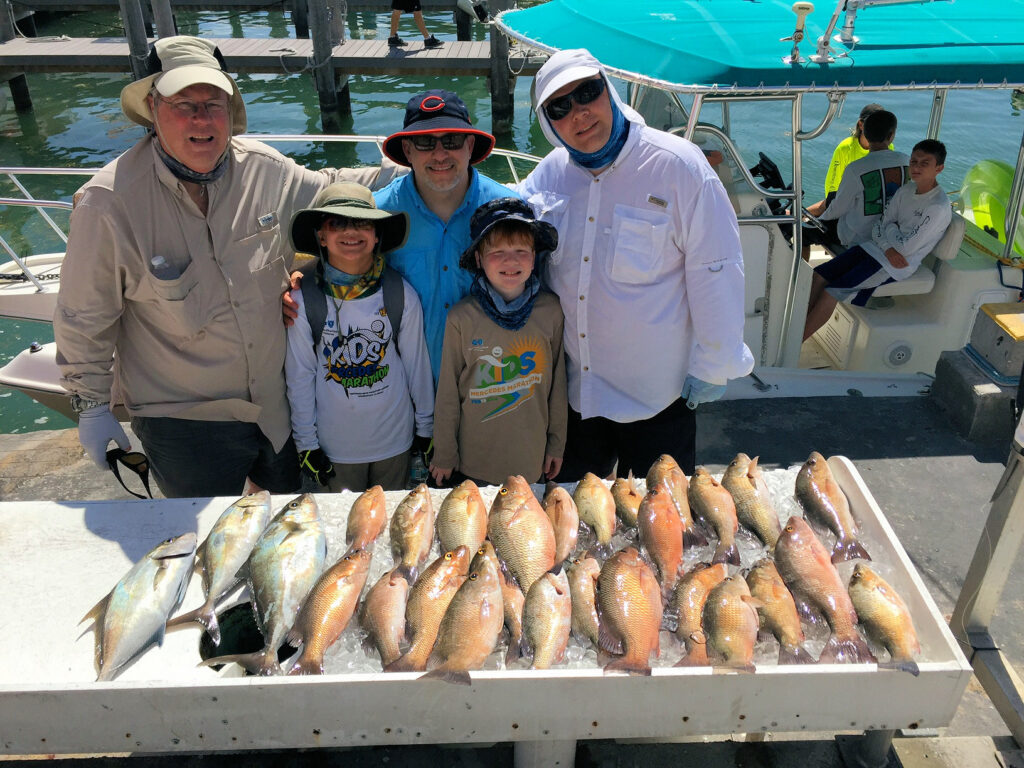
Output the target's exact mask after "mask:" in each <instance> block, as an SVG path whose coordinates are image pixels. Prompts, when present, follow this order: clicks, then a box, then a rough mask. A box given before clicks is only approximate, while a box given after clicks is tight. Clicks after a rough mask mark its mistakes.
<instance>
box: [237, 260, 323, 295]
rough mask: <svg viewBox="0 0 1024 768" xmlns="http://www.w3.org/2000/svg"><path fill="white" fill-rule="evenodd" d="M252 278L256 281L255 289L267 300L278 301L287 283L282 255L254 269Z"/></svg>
mask: <svg viewBox="0 0 1024 768" xmlns="http://www.w3.org/2000/svg"><path fill="white" fill-rule="evenodd" d="M252 279H253V280H254V281H255V282H256V290H258V291H259V294H260V296H262V297H263V298H264V299H265V300H266V301H267V302H270V303H273V302H275V301H280V299H281V294H282V293H283V292H284V289H285V286H287V285H288V271H287V269H286V268H285V265H284V256H278V257H277V258H276V259H274V260H273V261H271V262H270V263H269V264H266V265H264V266H262V267H260V268H259V269H254V270H253V271H252ZM306 279H312V278H311V277H310V278H306Z"/></svg>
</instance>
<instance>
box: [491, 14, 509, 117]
mask: <svg viewBox="0 0 1024 768" xmlns="http://www.w3.org/2000/svg"><path fill="white" fill-rule="evenodd" d="M491 5H492V6H493V8H492V10H491V13H492V14H493V15H497V14H498V13H499V12H500V11H505V10H508V9H509V8H511V7H512V0H492V3H491ZM490 85H491V133H494V134H500V133H508V132H509V131H511V130H512V118H513V105H514V103H515V99H514V98H513V92H514V89H515V80H514V78H513V77H512V73H511V72H510V71H509V68H508V38H507V37H505V36H504V35H503V34H501V32H499V31H498V29H497V27H491V74H490Z"/></svg>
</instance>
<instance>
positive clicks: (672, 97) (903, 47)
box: [495, 0, 1024, 396]
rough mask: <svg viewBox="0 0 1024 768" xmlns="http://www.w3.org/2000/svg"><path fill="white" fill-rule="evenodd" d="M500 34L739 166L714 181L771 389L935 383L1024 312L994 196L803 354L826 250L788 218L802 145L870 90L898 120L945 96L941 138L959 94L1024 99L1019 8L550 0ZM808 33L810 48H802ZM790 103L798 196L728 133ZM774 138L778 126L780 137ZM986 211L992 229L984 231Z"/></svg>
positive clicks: (1022, 173)
mask: <svg viewBox="0 0 1024 768" xmlns="http://www.w3.org/2000/svg"><path fill="white" fill-rule="evenodd" d="M495 23H496V24H497V26H498V27H499V29H501V30H502V31H503V32H504V33H505V34H507V35H509V36H510V37H512V38H513V39H514V40H516V41H518V42H519V43H520V44H522V45H525V46H529V47H531V48H534V49H538V50H540V51H544V52H548V53H551V52H554V51H557V50H564V49H569V48H587V49H588V50H589V51H590V52H591V53H592V54H593V55H594V56H595V57H596V58H597V59H598V60H599V61H601V62H602V63H603V64H604V65H605V66H606V67H607V69H608V71H609V73H610V74H612V75H614V76H615V77H618V78H621V79H623V80H625V81H626V83H627V84H628V102H629V104H630V105H631V106H633V107H634V108H635V109H636V110H637V111H638V112H640V113H641V114H642V115H643V116H644V117H645V119H646V120H647V122H648V124H649V125H652V126H653V127H656V128H661V129H663V130H667V131H670V132H672V133H677V134H680V135H683V136H686V137H687V138H690V139H692V140H693V141H694V142H696V143H697V144H698V145H700V146H701V147H703V148H705V149H709V150H711V149H714V150H718V151H720V152H721V153H722V154H723V155H724V158H725V160H724V162H723V163H722V164H721V165H719V166H717V169H718V170H719V174H720V176H721V177H722V180H723V182H724V184H725V187H726V189H727V190H728V192H729V195H730V198H731V199H732V202H733V204H734V206H735V208H736V211H737V215H738V219H739V223H740V233H741V240H742V244H743V261H744V271H745V274H746V297H745V307H744V309H745V318H746V320H745V329H744V337H745V341H746V343H747V346H749V347H750V349H751V351H752V352H753V353H754V356H755V360H756V361H757V368H755V373H756V375H757V376H758V377H760V378H761V379H762V380H764V379H765V378H766V377H769V378H770V377H771V376H772V375H773V373H775V374H777V369H805V370H806V369H827V370H828V371H832V372H842V373H841V374H840V375H839V376H838V378H839V379H840V380H842V379H843V378H845V377H846V376H845V374H848V373H863V372H871V373H874V374H877V375H880V376H889V375H892V374H895V375H896V377H895V378H894V380H898V379H899V376H900V375H901V374H905V373H916V372H923V373H925V374H932V373H934V371H935V368H936V363H937V361H938V359H939V356H940V354H941V353H942V352H943V351H945V350H957V349H960V348H961V347H963V346H964V344H965V343H966V342H967V340H968V338H969V336H970V333H971V329H972V326H973V324H974V320H975V317H976V315H977V311H978V308H979V307H980V306H981V305H982V304H986V303H989V302H1007V301H1016V300H1017V298H1018V295H1019V286H1020V278H1019V276H1017V278H1016V282H1015V283H1014V282H1013V280H1012V279H1009V277H1008V278H1007V279H1008V282H1009V284H1007V283H1004V282H1003V281H1002V280H1001V279H1000V278H1001V272H1000V267H999V266H998V265H999V263H1000V261H1003V262H1005V263H1006V264H1007V265H1011V270H1010V271H1011V272H1012V271H1013V270H1012V266H1019V265H1020V263H1021V257H1020V256H1019V254H1016V252H1014V251H1013V250H1012V249H1011V248H1010V247H1009V246H1006V245H1005V241H1006V240H1007V232H1015V231H1016V230H1017V228H1018V218H1017V217H1014V216H1011V217H1010V220H1009V221H1008V222H1005V226H1004V224H1003V223H1002V222H1000V226H999V227H998V230H999V231H998V232H997V233H996V234H997V235H998V237H993V236H992V235H991V234H989V233H987V232H986V231H985V229H983V226H984V225H985V224H989V223H990V222H991V218H992V216H993V215H996V216H998V215H999V213H998V211H996V209H995V206H992V205H990V203H989V201H990V200H992V197H991V195H988V196H982V195H979V194H975V195H965V196H962V197H960V199H959V200H957V201H956V203H955V205H956V208H957V210H956V213H955V215H954V223H953V224H952V225H951V227H950V230H948V231H947V234H946V237H945V238H944V240H943V242H941V243H940V244H939V246H937V247H936V250H935V251H934V252H933V255H932V256H929V257H928V259H926V261H925V263H924V264H923V265H922V267H921V268H920V269H919V270H918V272H917V274H915V275H914V276H912V277H911V278H910V279H908V280H905V281H902V282H899V283H894V284H890V285H887V286H884V287H883V288H881V289H879V290H878V291H876V294H875V296H876V298H875V299H874V300H873V301H872V302H871V305H870V306H869V307H867V308H859V307H852V306H848V305H845V304H840V305H839V306H838V307H837V308H836V311H835V313H834V314H833V316H832V317H831V319H830V320H829V322H828V323H827V324H826V325H825V326H824V327H823V328H822V329H821V330H820V331H819V332H818V333H817V334H816V335H815V336H814V337H813V338H812V339H811V340H809V341H808V342H807V343H806V344H802V343H801V341H802V332H803V327H804V317H805V310H806V306H807V297H808V291H809V288H810V282H811V275H812V270H811V268H812V267H813V265H814V264H815V263H816V261H817V260H820V259H822V258H824V254H822V253H821V252H820V251H818V252H817V253H816V254H815V253H814V252H813V251H812V259H811V263H810V264H808V263H806V262H804V261H802V260H801V259H800V258H799V254H800V252H801V245H802V243H801V241H802V232H801V227H800V226H794V225H795V224H799V223H800V222H799V219H800V216H801V212H802V213H803V214H804V215H805V216H806V215H807V214H806V211H801V210H800V209H797V210H796V212H794V213H793V214H786V213H785V208H786V204H787V203H788V202H789V201H791V200H793V199H797V200H802V199H803V192H804V190H805V189H806V188H808V180H807V179H805V178H803V174H802V172H801V171H802V165H801V152H802V147H803V144H804V143H805V142H807V141H809V140H811V139H814V138H815V137H817V136H820V135H821V134H822V133H823V132H824V131H825V130H826V129H827V128H828V126H829V125H830V124H831V123H832V122H833V121H834V120H835V119H836V117H837V115H839V113H840V110H841V108H842V106H843V105H844V102H845V101H846V100H847V98H848V97H850V96H851V95H856V96H858V97H860V98H862V99H863V100H865V101H867V100H869V99H870V98H873V97H872V96H870V95H869V94H870V93H871V92H874V91H880V92H883V93H882V94H881V95H880V96H878V97H877V98H880V99H884V100H885V101H886V103H887V104H889V103H892V104H893V109H894V111H896V112H897V113H898V112H899V107H898V104H899V98H900V95H901V94H904V93H908V92H918V91H928V92H931V93H932V94H933V97H932V111H931V118H930V121H929V126H928V136H929V137H932V138H938V137H939V135H940V128H941V124H942V119H943V112H944V107H945V104H946V97H947V95H948V94H949V92H950V91H953V90H957V89H985V90H990V89H995V90H1002V91H1005V92H1006V93H1007V94H1010V93H1012V92H1013V91H1014V89H1018V88H1020V87H1021V85H1022V84H1024V2H1021V0H973V1H972V2H970V3H956V2H948V1H947V0H935V2H929V1H928V0H926V2H923V3H922V2H918V1H917V0H914V2H910V1H909V0H857V2H847V0H839V2H837V3H836V4H835V6H834V9H833V7H832V4H831V3H828V2H827V1H826V2H825V3H821V4H819V5H818V6H814V5H812V4H811V3H806V2H800V3H796V4H791V3H790V2H789V0H763V1H762V2H756V3H752V2H749V1H748V0H703V1H698V0H690V1H686V0H684V1H682V2H680V1H679V0H645V1H644V2H639V3H627V4H623V3H619V2H615V1H614V0H551V1H550V2H548V3H545V4H543V5H538V6H535V7H532V8H526V9H521V10H508V11H504V12H502V13H500V14H498V15H497V17H496V19H495ZM798 29H802V41H798V42H794V40H793V37H794V34H793V33H794V31H796V30H798ZM812 95H814V96H816V97H817V98H819V99H820V98H821V97H822V96H823V97H824V98H825V99H827V104H828V106H827V110H826V112H825V115H824V117H823V118H822V119H821V121H820V122H819V123H817V124H814V125H805V124H804V119H803V116H802V115H803V108H804V104H805V100H807V99H808V97H810V96H812ZM780 102H781V103H783V104H788V105H789V107H790V110H789V114H790V123H789V125H787V126H783V129H789V130H790V136H791V143H792V147H791V156H792V166H791V168H789V169H787V170H788V174H787V175H788V176H789V178H790V179H791V183H788V184H787V183H786V182H785V181H784V176H783V173H782V172H781V171H780V169H779V167H778V166H777V165H776V163H775V162H773V161H772V159H771V158H770V157H769V156H767V155H766V154H765V153H763V152H762V153H761V154H760V162H759V163H758V164H757V165H755V166H754V167H753V168H747V167H746V165H745V164H744V163H743V160H742V158H741V156H740V153H739V151H738V150H737V148H736V144H735V143H734V141H733V140H732V137H731V131H730V128H731V120H730V117H731V116H730V108H731V107H735V105H738V104H744V105H750V104H755V105H764V106H765V107H769V106H770V105H772V104H773V103H774V104H778V103H780ZM764 113H765V114H768V110H767V109H765V110H764ZM780 132H781V131H780ZM771 133H772V130H771V129H769V128H768V127H767V126H766V130H765V134H766V135H767V134H771ZM1022 188H1024V165H1022V163H1021V162H1018V164H1017V168H1016V169H1015V170H1014V171H1013V172H1011V173H1010V174H1009V178H1004V179H1003V180H1002V184H1001V186H1000V190H1001V194H1002V195H1003V203H1002V204H1003V206H1004V210H1016V211H1020V209H1021V191H1022ZM987 191H989V192H990V191H991V189H989V190H987ZM983 197H984V205H982V198H983ZM972 203H973V204H974V205H977V206H978V209H977V210H972V208H971V207H970V205H971V204H972ZM982 208H984V210H982ZM976 217H980V218H982V219H983V220H982V221H979V222H977V223H976V222H975V218H976ZM979 224H981V226H979ZM790 232H792V233H793V235H792V237H791V238H790V237H788V233H790ZM961 232H962V235H961ZM1000 239H1001V240H1002V242H1000ZM1009 239H1010V240H1011V241H1013V240H1014V235H1013V234H1010V235H1009ZM1017 240H1018V241H1019V240H1020V236H1019V235H1018V236H1017ZM803 378H804V380H805V381H811V380H817V381H821V380H822V379H823V378H824V379H827V378H828V377H827V375H826V376H824V377H817V378H815V379H811V378H808V377H803ZM756 385H757V381H756V380H752V381H751V382H747V383H745V384H744V386H743V387H740V388H738V387H735V386H730V392H729V393H728V394H727V396H735V395H736V393H737V392H739V391H741V390H743V391H746V390H749V389H750V388H751V387H755V386H756ZM790 392H791V393H792V390H790Z"/></svg>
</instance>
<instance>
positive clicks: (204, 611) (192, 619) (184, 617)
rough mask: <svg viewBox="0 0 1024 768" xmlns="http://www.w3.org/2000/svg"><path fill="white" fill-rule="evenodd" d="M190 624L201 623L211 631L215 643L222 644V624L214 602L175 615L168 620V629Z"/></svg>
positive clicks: (172, 629) (171, 629)
mask: <svg viewBox="0 0 1024 768" xmlns="http://www.w3.org/2000/svg"><path fill="white" fill-rule="evenodd" d="M189 624H201V625H202V626H203V628H204V629H205V630H206V631H207V632H208V633H209V635H210V639H211V640H213V644H214V645H220V624H219V623H218V621H217V613H216V611H214V609H213V604H212V603H204V604H203V605H201V606H199V607H198V608H196V609H195V610H194V611H189V612H188V613H183V614H181V615H180V616H175V617H174V618H173V619H171V620H170V621H168V622H167V629H168V631H174V630H176V629H181V628H183V627H187V626H188V625H189Z"/></svg>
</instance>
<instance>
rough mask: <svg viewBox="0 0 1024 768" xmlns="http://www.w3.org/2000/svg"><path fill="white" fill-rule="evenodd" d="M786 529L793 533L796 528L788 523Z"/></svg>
mask: <svg viewBox="0 0 1024 768" xmlns="http://www.w3.org/2000/svg"><path fill="white" fill-rule="evenodd" d="M786 530H787V531H789V532H790V533H792V532H793V531H794V530H795V529H794V528H793V526H792V525H787V526H786Z"/></svg>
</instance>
